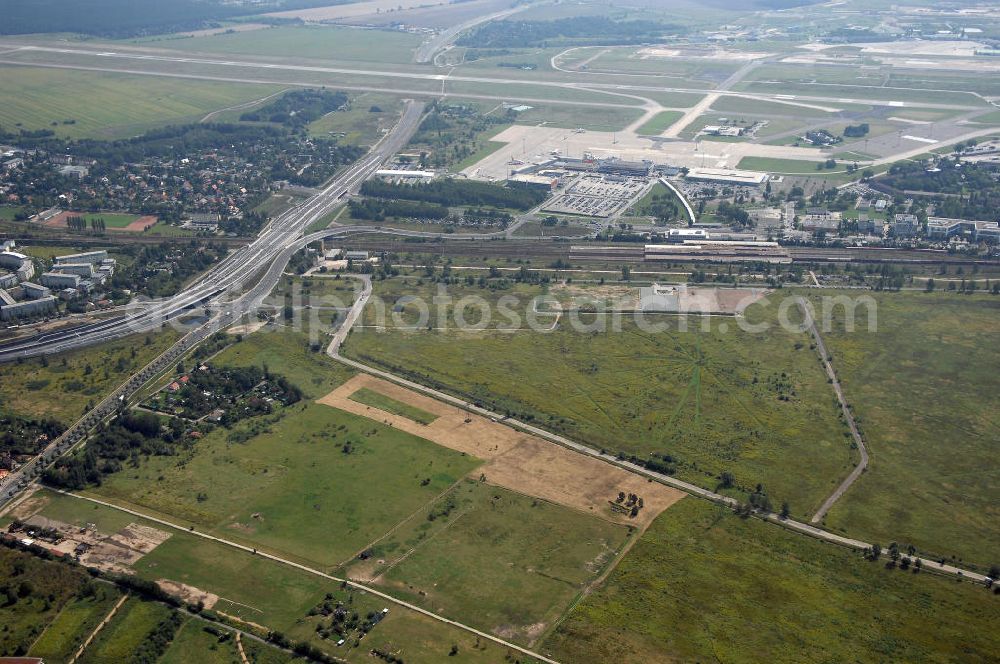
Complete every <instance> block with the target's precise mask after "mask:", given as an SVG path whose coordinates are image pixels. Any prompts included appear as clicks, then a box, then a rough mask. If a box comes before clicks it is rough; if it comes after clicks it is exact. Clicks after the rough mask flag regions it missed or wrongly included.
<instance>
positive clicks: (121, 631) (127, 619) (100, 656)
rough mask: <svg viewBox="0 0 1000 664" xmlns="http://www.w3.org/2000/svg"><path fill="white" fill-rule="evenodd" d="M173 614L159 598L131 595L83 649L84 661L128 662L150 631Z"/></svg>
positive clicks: (86, 662) (100, 662)
mask: <svg viewBox="0 0 1000 664" xmlns="http://www.w3.org/2000/svg"><path fill="white" fill-rule="evenodd" d="M169 616H170V609H168V608H167V607H166V606H164V605H163V604H159V603H157V602H151V601H144V600H141V599H138V598H132V599H129V600H128V601H127V602H125V604H124V605H122V607H121V608H120V609H119V610H118V613H116V614H115V617H114V618H112V620H111V622H110V623H108V624H107V625H105V627H104V629H102V630H101V631H100V632H99V633H98V634H97V638H95V639H94V641H93V642H92V643H91V644H90V645H89V646H87V649H86V650H84V651H83V656H82V657H81V658H80V659H79V661H80V662H81V664H88V663H91V662H92V663H93V664H103V663H104V662H124V661H127V659H128V656H129V655H131V654H132V653H134V652H135V651H136V649H138V647H139V646H140V644H142V642H143V641H145V640H146V637H147V636H149V634H150V632H152V631H153V629H154V628H155V627H156V626H157V625H158V624H159V623H160V622H161V621H163V620H165V619H167V618H168V617H169Z"/></svg>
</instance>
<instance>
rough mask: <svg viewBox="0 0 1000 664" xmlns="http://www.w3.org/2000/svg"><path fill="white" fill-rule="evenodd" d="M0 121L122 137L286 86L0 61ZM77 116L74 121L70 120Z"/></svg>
mask: <svg viewBox="0 0 1000 664" xmlns="http://www.w3.org/2000/svg"><path fill="white" fill-rule="evenodd" d="M0 79H2V80H3V82H4V103H3V104H0V126H3V127H4V128H6V129H15V128H23V129H28V130H36V129H51V130H52V131H54V132H56V134H57V135H59V136H65V137H67V138H122V137H127V136H134V135H137V134H140V133H142V132H143V131H146V130H148V129H151V128H153V127H157V126H161V125H164V124H169V123H183V122H197V121H199V120H201V118H202V117H204V116H205V115H206V114H207V113H209V112H211V111H215V110H219V109H222V108H226V107H228V106H233V105H237V104H241V103H245V102H247V101H251V100H254V99H260V98H262V97H266V96H268V95H270V94H273V93H275V92H277V91H278V90H280V89H282V88H280V87H278V86H271V85H253V84H245V83H224V82H217V81H213V82H208V81H194V80H181V79H172V78H166V77H160V76H134V75H128V74H112V73H104V72H84V71H69V70H58V69H43V68H40V67H14V66H5V65H0ZM67 121H72V124H67Z"/></svg>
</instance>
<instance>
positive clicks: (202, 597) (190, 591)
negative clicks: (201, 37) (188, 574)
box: [156, 579, 219, 609]
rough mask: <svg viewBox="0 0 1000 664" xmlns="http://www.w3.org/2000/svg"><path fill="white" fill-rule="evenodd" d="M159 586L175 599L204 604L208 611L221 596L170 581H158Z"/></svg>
mask: <svg viewBox="0 0 1000 664" xmlns="http://www.w3.org/2000/svg"><path fill="white" fill-rule="evenodd" d="M156 585H158V586H159V587H160V588H161V589H162V590H163V591H164V592H166V593H170V594H171V595H173V596H174V597H179V598H181V599H182V600H184V601H185V602H186V603H188V604H197V603H198V602H201V603H202V606H204V607H205V608H206V609H211V608H212V607H213V606H215V604H216V602H218V601H219V596H218V595H215V594H213V593H210V592H206V591H204V590H201V589H200V588H195V587H194V586H189V585H187V584H186V583H178V582H177V581H171V580H170V579H157V580H156Z"/></svg>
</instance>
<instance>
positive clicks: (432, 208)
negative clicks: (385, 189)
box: [347, 198, 448, 221]
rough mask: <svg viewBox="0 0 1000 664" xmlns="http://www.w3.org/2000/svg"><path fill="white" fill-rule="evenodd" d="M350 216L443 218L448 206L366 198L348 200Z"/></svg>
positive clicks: (375, 218)
mask: <svg viewBox="0 0 1000 664" xmlns="http://www.w3.org/2000/svg"><path fill="white" fill-rule="evenodd" d="M347 205H348V207H350V210H351V216H352V217H354V218H355V219H369V220H371V221H384V220H385V219H386V218H389V217H396V218H408V219H444V218H445V217H447V216H448V207H447V206H446V205H439V204H437V203H424V202H421V201H397V200H385V199H374V198H366V199H364V200H353V199H352V200H351V201H349V202H348V204H347Z"/></svg>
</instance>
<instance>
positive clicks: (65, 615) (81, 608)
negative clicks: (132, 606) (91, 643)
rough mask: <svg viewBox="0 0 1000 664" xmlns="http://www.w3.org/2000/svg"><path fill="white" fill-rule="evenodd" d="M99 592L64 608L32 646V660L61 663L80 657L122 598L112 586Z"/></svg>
mask: <svg viewBox="0 0 1000 664" xmlns="http://www.w3.org/2000/svg"><path fill="white" fill-rule="evenodd" d="M96 588H97V590H98V594H97V595H95V596H91V597H87V598H85V599H84V598H79V597H77V598H74V599H73V600H71V601H70V602H69V603H68V604H67V605H66V606H65V607H63V609H62V610H61V611H60V612H59V614H58V615H57V616H56V618H55V620H53V621H52V622H51V623H49V625H48V627H46V628H45V631H44V632H42V635H41V636H40V637H38V640H37V641H36V642H35V643H34V645H32V647H31V656H32V657H42V658H44V659H46V660H48V661H52V662H61V661H66V660H68V659H69V658H70V657H72V656H73V655H74V654H75V653H76V651H77V650H78V649H79V648H80V646H81V645H82V644H83V642H84V641H85V640H86V639H87V636H88V635H89V634H90V633H91V632H93V631H94V628H95V627H97V625H98V624H99V623H100V622H101V621H102V620H103V619H104V616H106V615H108V613H109V612H110V611H111V609H112V607H114V605H115V604H116V603H117V602H118V598H119V597H120V596H121V595H120V593H119V592H118V591H117V590H116V589H115V588H113V587H112V586H105V585H99V586H96Z"/></svg>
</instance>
